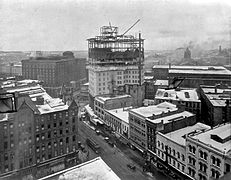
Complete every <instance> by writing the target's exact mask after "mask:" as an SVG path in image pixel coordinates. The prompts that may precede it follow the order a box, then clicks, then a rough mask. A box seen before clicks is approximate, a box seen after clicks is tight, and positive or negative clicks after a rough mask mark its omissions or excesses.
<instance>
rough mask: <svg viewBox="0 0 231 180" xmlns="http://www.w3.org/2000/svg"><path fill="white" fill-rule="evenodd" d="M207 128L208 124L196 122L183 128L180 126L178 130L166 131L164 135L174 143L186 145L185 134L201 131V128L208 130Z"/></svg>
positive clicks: (208, 127)
mask: <svg viewBox="0 0 231 180" xmlns="http://www.w3.org/2000/svg"><path fill="white" fill-rule="evenodd" d="M208 129H210V126H208V125H206V124H203V123H197V124H195V125H192V126H187V127H185V128H181V129H179V130H176V131H172V132H170V133H167V134H165V136H167V137H168V138H169V139H171V140H172V141H174V142H175V143H177V144H180V145H183V146H185V145H186V140H185V135H187V134H191V133H196V132H201V131H203V130H208Z"/></svg>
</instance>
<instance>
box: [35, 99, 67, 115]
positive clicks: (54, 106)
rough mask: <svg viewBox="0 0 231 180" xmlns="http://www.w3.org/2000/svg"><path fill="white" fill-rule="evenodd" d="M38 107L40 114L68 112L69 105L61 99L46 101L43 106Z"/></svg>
mask: <svg viewBox="0 0 231 180" xmlns="http://www.w3.org/2000/svg"><path fill="white" fill-rule="evenodd" d="M36 107H37V108H38V110H39V112H40V114H47V113H52V112H59V111H64V110H68V105H67V104H65V103H64V102H63V101H62V99H60V98H52V99H48V100H45V102H44V104H43V105H36Z"/></svg>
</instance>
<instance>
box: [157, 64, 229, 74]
mask: <svg viewBox="0 0 231 180" xmlns="http://www.w3.org/2000/svg"><path fill="white" fill-rule="evenodd" d="M169 67H170V68H169ZM157 68H160V69H169V73H176V74H178V73H185V74H220V75H231V71H229V70H228V69H226V68H225V67H223V66H175V65H171V66H169V65H155V66H153V69H157Z"/></svg>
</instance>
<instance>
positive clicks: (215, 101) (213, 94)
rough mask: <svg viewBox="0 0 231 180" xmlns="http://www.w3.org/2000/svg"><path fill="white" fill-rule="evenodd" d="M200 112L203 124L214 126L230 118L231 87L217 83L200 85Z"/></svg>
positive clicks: (228, 120)
mask: <svg viewBox="0 0 231 180" xmlns="http://www.w3.org/2000/svg"><path fill="white" fill-rule="evenodd" d="M199 93H200V96H201V112H203V113H202V114H201V116H202V120H204V123H205V124H208V125H210V126H216V125H218V124H221V123H224V122H230V119H231V103H230V101H231V87H228V86H226V85H222V84H217V85H215V86H204V85H201V86H200V88H199Z"/></svg>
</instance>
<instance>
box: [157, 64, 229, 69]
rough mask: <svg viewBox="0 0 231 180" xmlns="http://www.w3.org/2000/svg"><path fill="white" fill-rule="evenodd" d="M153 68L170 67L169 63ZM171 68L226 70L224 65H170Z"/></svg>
mask: <svg viewBox="0 0 231 180" xmlns="http://www.w3.org/2000/svg"><path fill="white" fill-rule="evenodd" d="M153 68H163V69H166V68H169V65H154V66H153ZM170 69H188V70H190V69H197V70H199V69H201V70H208V69H215V70H225V69H226V68H225V67H223V66H177V65H170Z"/></svg>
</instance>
